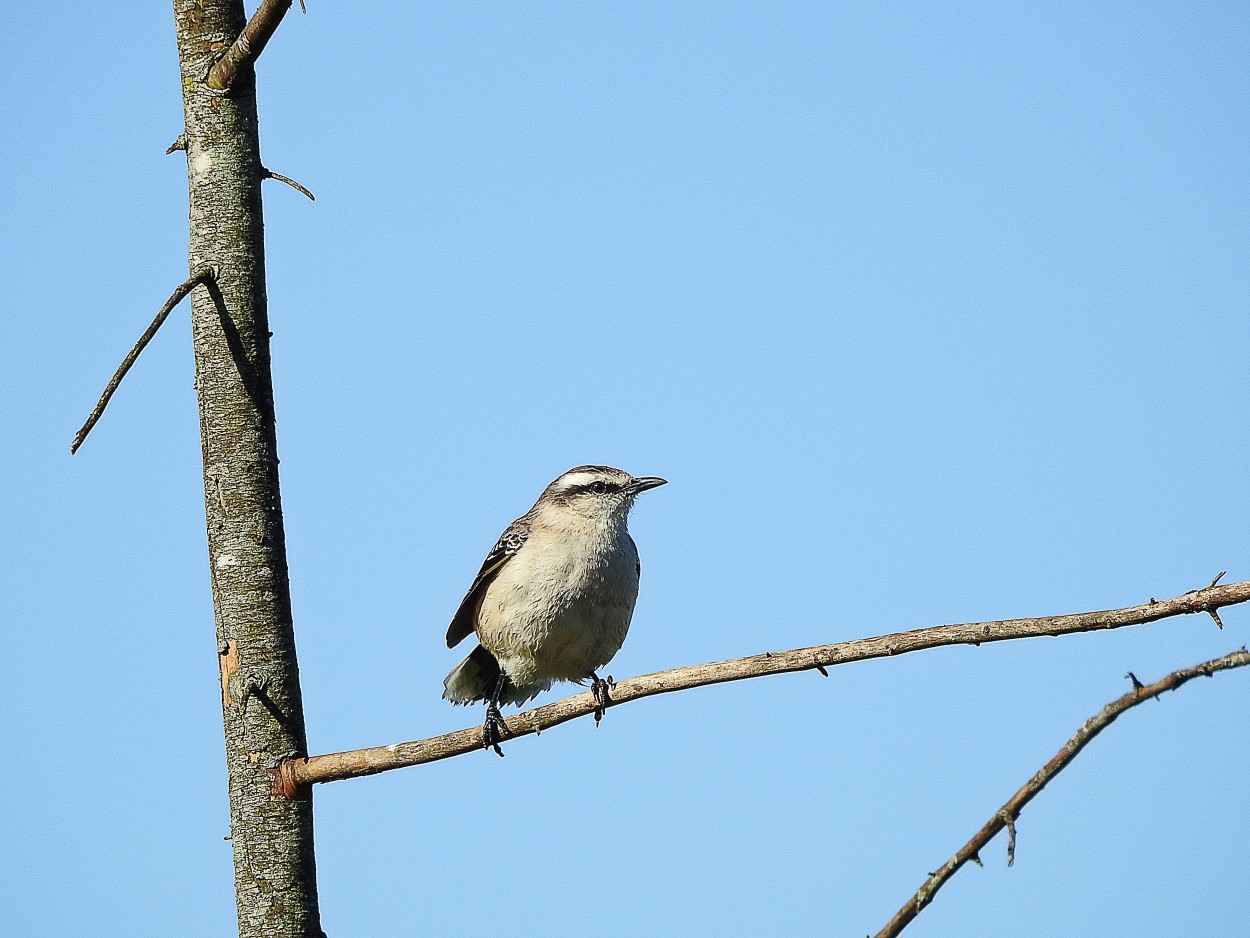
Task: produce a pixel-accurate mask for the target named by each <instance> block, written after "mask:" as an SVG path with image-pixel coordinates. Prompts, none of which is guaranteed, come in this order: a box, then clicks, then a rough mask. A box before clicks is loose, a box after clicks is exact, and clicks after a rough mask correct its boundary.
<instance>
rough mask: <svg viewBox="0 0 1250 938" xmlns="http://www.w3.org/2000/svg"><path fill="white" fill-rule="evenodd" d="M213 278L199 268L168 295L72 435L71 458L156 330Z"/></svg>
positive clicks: (204, 269)
mask: <svg viewBox="0 0 1250 938" xmlns="http://www.w3.org/2000/svg"><path fill="white" fill-rule="evenodd" d="M213 277H214V274H213V271H212V270H211V269H209V268H208V267H201V268H200V269H199V270H197V271H196V272H195V273H194V274H192V275H191V276H190V277H189V278H187V279H186V280H184V281H183V282H182V283H180V284H178V287H177V289H175V290H174V292H173V293H172V294H170V297H169V299H168V300H166V301H165V305H164V306H162V307H161V311H160V312H159V313H157V314H156V318H155V319H153V320H152V325H150V326H148V328H147V330H146V331H145V332H144V333H143V335H141V336H139V341H138V342H136V343H135V347H134V348H132V349H131V350H130V352H129V354H127V355H126V357H125V358H124V359H123V360H122V363H121V365H119V366H118V368H117V371H115V372H114V373H113V377H112V379H110V381H109V383H108V386H107V387H106V388H105V389H104V393H103V394H101V395H100V402H99V403H98V404H96V405H95V410H93V411H92V412H91V416H90V417H88V418H87V422H86V423H84V424H83V425H82V426H81V427H80V428H79V429H78V432H77V433H75V434H74V442H73V443H71V444H70V447H69V452H70V455H71V456H72V455H73V454H74V453H76V452H78V447H80V446H82V443H83V440H85V439H86V438H87V434H88V433H90V432H91V428H92V427H94V426H95V425H96V423H97V422H98V421H99V419H100V418H101V417H102V416H103V415H104V408H106V407H108V405H109V400H110V399H111V398H112V397H113V392H114V391H116V390H117V388H118V386H119V385H120V384H121V383H122V378H124V377H126V372H128V371H129V370H130V366H131V365H133V364H134V363H135V359H137V358H138V357H139V353H140V352H142V351H143V350H144V349H145V348H147V345H148V343H149V342H151V341H152V337H153V336H154V335H156V330H157V329H159V328H160V327H161V326H162V325H164V323H165V320H166V319H168V318H169V314H170V313H171V312H173V309H174V307H175V306H177V305H178V304H179V303H181V302H182V300H183V298H184V297H185V296H186V295H187V294H188V293H190V292H191V291H192V290H194V289H195V288H196V287H197V286H198V285H199V284H201V283H208V282H210V281H211V280H212V279H213Z"/></svg>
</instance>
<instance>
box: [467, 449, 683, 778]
mask: <svg viewBox="0 0 1250 938" xmlns="http://www.w3.org/2000/svg"><path fill="white" fill-rule="evenodd" d="M665 484H666V480H665V479H661V478H658V477H656V476H631V475H630V474H629V473H628V472H624V471H622V470H620V469H613V468H612V467H611V466H577V467H576V468H574V469H570V470H569V471H568V472H566V473H564V474H563V475H561V476H560V477H559V478H557V479H556V480H555V481H554V482H552V483H551V484H550V485H548V486H547V487H546V489H544V490H543V493H542V494H541V495H540V496H538V500H537V501H536V502H534V506H533V507H532V508H531V509H530V510H529V511H527V512H526V513H525V514H523V515H522V516H521V517H520V518H518V519H517V520H516V521H514V522H512V524H510V525H508V527H507V528H506V529H505V530H504V532H503V534H502V535H501V536H500V538H499V540H498V541H497V542H496V543H495V546H494V548H492V549H491V552H490V553H489V554H487V555H486V560H485V561H484V562H483V563H482V568H481V569H480V570H479V571H478V574H477V576H476V577H475V578H474V580H473V585H472V586H470V587H469V591H468V592H467V593H465V595H464V599H462V600H461V602H460V607H459V608H458V609H457V610H456V614H455V615H454V616H453V617H452V620H451V624H450V625H449V626H448V628H447V647H448V648H454V647H455V646H456V645H458V644H459V643H460V642H461V641H463V640H464V639H465V638H467V637H468V636H469V635H471V634H474V633H476V636H477V640H478V644H477V646H476V647H475V648H474V649H473V650H472V651H471V652H469V654H468V656H467V657H466V658H465V659H464V660H463V661H461V662H460V664H458V665H456V667H455V668H453V669H452V671H451V673H450V674H448V675H447V677H446V679H445V680H444V681H443V697H444V699H446V700H449V701H451V702H452V703H454V704H466V705H467V704H471V703H474V702H477V701H485V703H486V722H485V723H484V724H483V726H482V748H484V749H493V750H494V751H495V752H496V753H498V754H499V755H501V756H502V755H503V750H502V749H500V748H499V742H500V741H501V740H502V739H503V738H504V737H503V734H504V733H506V731H507V725H506V724H505V723H504V721H503V717H502V716H501V715H500V712H499V707H500V705H501V704H518V705H519V704H523V703H525V702H526V701H529V700H532V699H533V698H534V697H536V696H537V695H538V694H540V693H542V692H543V691H545V690H547V689H548V688H549V687H551V685H552V684H553V683H555V682H556V681H573V682H575V683H578V684H584V683H585V682H586V681H589V682H590V684H591V692H592V693H593V694H594V699H595V705H596V706H595V725H596V726H597V725H598V724H599V721H600V720H601V719H602V718H603V713H604V711H605V710H606V709H607V707H608V705H609V704H610V703H611V696H610V694H609V688H610V686H611V680H612V679H611V677H610V676H609V677H608V679H607V680H603V679H602V678H600V677H599V673H598V672H599V669H600V668H602V667H603V666H604V665H606V664H607V663H608V662H609V661H611V660H612V657H613V656H614V655H615V654H616V653H617V652H618V651H619V650H620V648H621V645H622V644H623V643H624V641H625V635H626V633H627V632H628V631H629V623H630V620H631V619H632V618H633V614H634V603H635V602H636V601H637V599H638V580H639V576H640V574H641V570H642V568H641V564H640V563H639V560H638V547H637V545H636V544H635V543H634V539H633V538H632V537H631V536H630V534H629V528H628V525H627V521H628V518H629V510H630V509H631V508H632V507H633V504H634V499H635V498H636V497H637V496H638V494H639V493H641V492H645V491H647V490H648V489H653V488H656V487H657V486H661V485H665Z"/></svg>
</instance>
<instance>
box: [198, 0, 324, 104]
mask: <svg viewBox="0 0 1250 938" xmlns="http://www.w3.org/2000/svg"><path fill="white" fill-rule="evenodd" d="M301 6H302V4H301ZM289 9H291V0H261V4H260V6H259V7H257V8H256V12H255V13H253V14H252V18H251V19H250V20H248V21H247V25H246V26H244V27H243V32H241V33H239V38H237V39H236V40H235V41H234V42H233V43H231V44H230V48H229V49H227V50H226V54H225V55H223V56H222V57H221V58H220V59H218V60H217V61H216V63H214V65H213V67H212V69H211V70H210V71H209V73H208V87H210V88H212V89H213V90H214V91H228V90H229V88H230V86H231V85H233V84H234V82H235V79H236V78H238V77H239V74H240V73H241V72H244V71H245V70H247V69H249V68H251V66H252V64H253V63H254V62H255V61H256V60H257V59H258V58H260V54H261V53H262V52H264V51H265V44H266V43H268V42H269V39H270V38H271V37H272V36H273V34H274V32H275V31H276V30H277V28H278V24H279V23H281V22H282V17H284V16H286V11H287V10H289Z"/></svg>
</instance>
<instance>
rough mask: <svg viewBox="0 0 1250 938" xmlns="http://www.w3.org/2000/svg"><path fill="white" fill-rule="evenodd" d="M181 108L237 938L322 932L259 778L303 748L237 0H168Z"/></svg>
mask: <svg viewBox="0 0 1250 938" xmlns="http://www.w3.org/2000/svg"><path fill="white" fill-rule="evenodd" d="M173 5H174V18H175V22H176V27H177V38H178V58H179V63H180V68H181V76H182V98H183V110H184V115H185V149H186V157H187V178H188V189H189V197H190V224H191V235H190V264H191V269H192V270H199V269H201V268H203V267H211V268H212V269H213V270H214V271H215V272H216V277H215V279H214V280H213V281H211V282H209V283H208V284H206V286H207V287H208V289H206V290H199V291H196V292H195V293H193V294H192V297H191V299H192V310H191V323H192V332H193V338H194V343H195V373H196V388H197V390H198V395H199V412H200V434H201V443H202V447H203V456H204V504H205V511H206V520H207V524H208V553H209V564H210V570H209V572H210V574H211V577H212V590H213V607H214V611H215V615H216V621H217V649H218V652H219V661H218V667H219V669H220V676H221V683H222V709H223V722H224V728H225V743H226V769H227V773H228V781H229V796H230V829H231V835H232V842H233V848H234V862H235V888H236V900H237V903H238V912H239V935H240V938H261V936H265V938H272V936H282V938H296V936H298V938H318V936H320V935H321V926H320V921H319V914H318V908H317V891H316V869H315V862H314V857H313V826H312V802H311V800H310V799H308V798H303V799H300V800H295V801H288V800H286V799H280V798H275V797H274V796H273V795H272V794H271V793H270V776H269V775H268V773H267V772H266V769H269V768H271V767H273V766H276V765H277V764H278V763H279V762H281V761H282V760H284V759H287V758H290V757H291V756H292V754H298V755H302V754H304V753H305V752H306V749H307V743H306V739H305V734H304V713H303V703H302V700H301V696H300V686H299V671H298V667H297V663H296V658H295V641H294V632H293V628H292V621H291V599H290V589H289V585H288V579H287V562H286V545H285V535H284V532H283V524H282V507H281V499H280V496H279V490H278V454H277V443H276V430H275V426H274V407H273V388H272V378H271V375H270V361H269V321H268V313H267V309H266V294H265V253H264V231H263V218H262V213H261V195H260V184H261V179H262V177H263V171H262V165H261V161H260V147H259V138H258V134H257V116H256V92H255V83H254V82H239V83H237V84H236V85H235V86H234V88H233V89H232V90H231V91H230V92H228V93H225V94H223V93H220V92H217V91H214V90H213V89H212V88H210V87H209V83H208V75H209V71H210V68H211V67H212V66H213V63H214V59H215V57H216V56H217V55H219V50H221V49H222V48H227V47H230V46H231V45H232V44H233V43H234V42H235V41H236V40H237V39H238V38H239V37H240V35H241V34H242V31H243V29H244V25H245V23H246V19H245V15H244V9H243V3H242V0H174V4H173Z"/></svg>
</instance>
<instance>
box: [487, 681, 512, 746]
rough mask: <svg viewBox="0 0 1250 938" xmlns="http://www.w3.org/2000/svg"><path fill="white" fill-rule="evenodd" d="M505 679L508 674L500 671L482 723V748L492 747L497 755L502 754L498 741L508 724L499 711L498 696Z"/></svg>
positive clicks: (500, 693) (505, 731)
mask: <svg viewBox="0 0 1250 938" xmlns="http://www.w3.org/2000/svg"><path fill="white" fill-rule="evenodd" d="M507 680H508V676H507V675H506V674H504V673H503V672H502V671H500V672H499V680H497V681H496V682H495V690H494V692H493V693H492V694H491V695H490V700H488V701H486V722H485V723H483V724H482V748H483V749H494V750H495V753H496V754H497V755H499V756H503V750H502V749H500V748H499V743H500V741H501V740H502V739H503V738H504V736H505V734H506V733H507V731H508V724H506V723H505V722H504V720H503V714H502V713H500V712H499V698H500V697H501V696H502V695H503V686H504V682H505V681H507Z"/></svg>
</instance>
